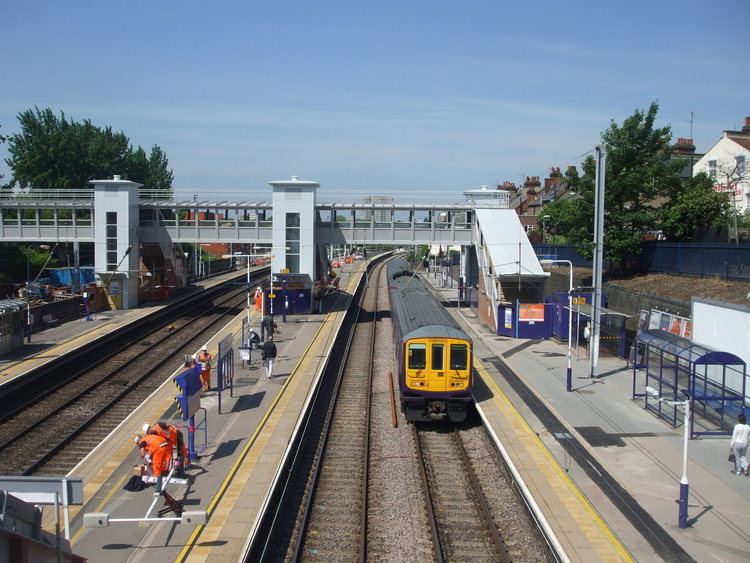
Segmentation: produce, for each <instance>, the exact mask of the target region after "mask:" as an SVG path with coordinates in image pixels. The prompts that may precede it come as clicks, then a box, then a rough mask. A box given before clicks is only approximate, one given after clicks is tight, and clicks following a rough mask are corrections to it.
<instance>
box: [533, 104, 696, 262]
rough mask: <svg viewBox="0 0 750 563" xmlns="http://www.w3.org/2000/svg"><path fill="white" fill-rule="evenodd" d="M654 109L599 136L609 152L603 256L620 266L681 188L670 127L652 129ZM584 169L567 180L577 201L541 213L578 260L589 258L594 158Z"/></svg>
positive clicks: (636, 251) (635, 251) (638, 247)
mask: <svg viewBox="0 0 750 563" xmlns="http://www.w3.org/2000/svg"><path fill="white" fill-rule="evenodd" d="M658 109H659V105H658V104H657V103H656V102H653V103H652V104H651V105H650V106H649V108H648V109H647V110H645V111H643V110H636V111H635V113H633V115H631V116H630V117H628V118H627V119H625V121H624V122H623V124H622V126H620V125H618V124H616V123H615V122H614V121H612V122H611V124H610V126H609V128H608V129H607V130H606V131H605V132H604V133H603V134H602V144H603V146H604V149H605V150H606V153H607V164H606V190H605V204H604V209H605V216H604V255H605V258H607V259H609V260H612V261H615V262H619V263H620V264H621V265H622V266H624V265H625V262H626V261H627V259H628V257H629V256H631V255H637V254H639V253H640V251H641V240H642V238H643V234H644V233H645V232H646V231H648V230H651V229H655V228H657V226H658V224H659V219H660V214H661V213H660V211H659V206H660V204H661V202H662V201H665V200H666V198H668V197H669V196H670V195H672V194H677V193H679V191H680V187H681V185H680V177H679V173H680V169H681V168H682V166H683V162H682V161H681V160H678V159H673V158H671V145H670V142H671V129H670V127H669V126H666V127H662V128H657V127H654V122H655V120H656V114H657V112H658ZM582 170H583V174H582V175H579V174H578V173H577V171H573V172H572V173H571V172H568V173H567V174H566V177H565V181H566V182H567V184H568V186H570V187H571V188H572V190H573V191H575V192H577V193H578V194H579V197H578V198H576V199H573V200H566V201H565V202H557V203H555V204H552V205H550V206H549V207H548V208H545V213H547V214H549V215H550V216H551V217H554V218H555V219H554V220H555V221H558V220H559V221H560V222H559V223H557V224H558V225H563V224H564V225H565V226H566V227H567V232H566V234H567V236H568V238H569V240H570V241H571V242H573V243H574V244H575V245H576V249H577V250H578V252H580V253H581V255H583V256H586V257H591V256H592V255H593V243H592V239H593V232H594V195H595V194H594V177H595V172H596V165H595V162H594V159H593V158H592V157H589V158H587V159H586V160H585V161H584V162H583V164H582ZM568 202H570V203H568ZM553 213H554V215H553Z"/></svg>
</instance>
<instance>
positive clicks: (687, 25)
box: [0, 0, 750, 201]
mask: <svg viewBox="0 0 750 563" xmlns="http://www.w3.org/2000/svg"><path fill="white" fill-rule="evenodd" d="M748 16H750V2H747V0H736V1H732V0H717V1H715V2H711V3H706V2H697V1H692V0H681V1H672V0H664V1H659V2H654V1H653V0H650V1H648V2H644V1H640V0H636V1H630V2H627V3H626V2H584V1H576V0H568V1H565V2H560V1H559V0H558V1H554V2H546V1H537V2H501V1H497V0H495V1H487V2H481V1H471V0H466V1H464V2H447V1H443V2H437V1H436V2H426V1H419V0H415V1H410V2H403V1H400V2H391V1H388V0H383V1H378V2H361V3H355V2H325V1H319V2H295V1H287V2H257V1H256V2H220V1H215V2H191V1H187V0H186V1H182V2H179V3H173V2H145V1H143V2H142V1H136V0H130V1H128V2H114V1H106V2H105V1H101V2H95V1H86V2H84V1H62V2H35V1H24V2H12V1H11V0H0V29H1V30H2V31H0V134H3V135H6V136H7V135H9V134H12V133H14V132H17V131H18V120H17V115H18V113H19V112H22V111H24V110H26V109H28V108H30V107H34V106H38V107H40V108H44V107H50V108H52V109H53V110H55V111H57V112H59V111H64V112H65V114H66V115H67V116H69V117H71V118H74V119H78V120H81V119H86V118H90V119H91V120H92V121H93V122H94V123H95V124H97V125H100V126H105V125H111V126H112V127H113V128H114V129H115V130H121V131H124V132H125V133H126V134H127V135H128V137H129V138H130V140H131V142H132V143H133V144H134V145H141V146H143V147H144V148H146V149H147V150H148V148H150V147H151V146H152V145H153V144H158V145H159V146H161V147H162V149H164V151H165V152H166V154H167V156H168V158H169V162H170V165H171V167H172V168H173V170H174V186H175V188H176V189H177V193H178V195H179V194H192V193H196V194H199V195H200V196H201V197H203V196H206V197H213V196H218V195H222V196H225V197H226V198H229V199H242V196H243V195H245V196H248V197H251V198H256V199H257V198H259V197H262V195H269V194H270V188H269V186H268V182H269V181H271V180H280V179H287V178H290V177H291V176H292V175H298V176H300V177H301V178H302V179H305V180H315V181H317V182H320V184H321V188H320V190H319V192H318V193H319V197H320V196H323V198H322V199H329V200H330V199H334V200H339V201H353V200H356V199H358V198H359V197H360V196H361V195H363V194H366V193H378V194H390V195H394V196H396V197H397V200H399V201H408V200H409V198H412V197H413V198H414V200H415V201H417V200H419V199H424V198H427V199H428V200H429V199H430V198H432V199H435V200H439V199H446V198H448V199H452V200H460V199H461V198H460V193H461V192H462V191H463V190H465V189H473V188H478V187H480V186H481V185H493V184H496V183H501V182H503V181H506V180H507V181H512V182H516V183H519V182H522V181H523V178H524V177H525V176H529V175H537V176H540V177H544V176H546V175H547V174H548V172H549V169H550V167H552V166H560V167H563V168H564V167H565V166H567V165H570V164H574V165H575V164H580V162H581V160H582V159H581V155H582V154H585V153H587V152H588V151H590V150H592V149H593V148H594V146H595V145H596V144H597V143H598V141H599V138H600V135H601V133H602V132H603V131H604V130H605V129H606V128H607V127H608V126H609V124H610V122H611V121H612V120H614V121H615V122H618V123H622V121H623V120H624V119H625V118H626V117H628V116H629V115H632V113H633V111H634V110H636V109H638V108H640V109H645V108H647V107H648V106H649V104H650V103H651V102H653V101H658V103H659V120H658V123H657V124H658V125H659V126H663V125H671V127H672V132H673V137H674V139H675V140H676V139H677V137H689V136H690V127H691V125H690V122H689V120H690V112H694V114H695V117H694V124H693V138H694V139H695V144H696V146H697V150H698V151H699V152H700V151H705V150H707V149H709V148H710V147H711V146H712V145H713V143H715V142H716V141H717V140H718V139H719V138H720V137H721V134H722V131H723V130H724V129H733V128H735V127H741V126H742V124H743V122H744V118H745V116H750V95H749V94H748V92H750V72H748V66H747V65H748V62H747V61H748V53H749V52H750V51H749V49H750V48H749V47H748V44H747V39H746V38H747V21H748ZM6 157H7V143H6V144H4V145H0V159H2V162H0V174H5V176H6V180H7V178H8V177H9V176H10V171H9V168H8V166H7V164H6V163H5V162H4V159H5V158H6ZM456 195H458V196H459V197H458V198H457V197H456ZM404 198H406V199H404Z"/></svg>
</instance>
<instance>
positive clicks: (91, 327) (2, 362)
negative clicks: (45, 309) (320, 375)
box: [0, 270, 246, 386]
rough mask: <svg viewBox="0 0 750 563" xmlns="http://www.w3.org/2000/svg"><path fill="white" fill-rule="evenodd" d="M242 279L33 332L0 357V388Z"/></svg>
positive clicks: (238, 275) (205, 283)
mask: <svg viewBox="0 0 750 563" xmlns="http://www.w3.org/2000/svg"><path fill="white" fill-rule="evenodd" d="M245 276H246V272H245V271H244V270H241V271H233V272H228V273H225V274H220V275H217V276H214V277H211V278H208V279H203V280H199V281H197V282H195V283H194V284H192V285H190V286H189V287H187V288H185V289H183V290H181V291H180V292H178V293H177V294H175V295H172V296H171V297H169V298H168V299H164V300H163V301H155V302H149V303H144V304H143V305H139V306H138V307H136V308H135V309H128V310H117V311H103V312H101V313H98V314H96V315H95V316H94V320H92V321H85V320H82V319H80V320H79V319H76V320H72V321H69V322H65V323H61V324H58V325H56V326H54V327H50V328H47V329H44V330H40V331H38V332H35V333H34V334H33V335H32V337H31V343H30V344H24V346H22V347H21V348H18V349H17V350H14V351H13V352H12V353H10V354H5V355H3V356H0V386H2V385H4V384H7V383H9V382H10V381H12V380H14V379H16V378H17V377H20V376H23V375H24V374H27V373H29V372H30V371H33V370H35V369H37V368H39V367H42V366H43V365H45V364H47V363H49V362H52V361H54V360H56V359H57V358H60V357H62V356H64V355H65V354H68V353H69V352H71V351H73V350H76V349H77V348H79V347H80V346H81V345H82V344H87V343H89V342H91V341H92V340H96V339H97V338H100V337H103V336H105V335H107V334H109V333H110V332H112V331H114V330H117V329H119V328H121V327H124V326H126V325H128V324H130V323H133V322H135V321H137V320H139V319H142V318H144V317H147V316H149V315H153V314H154V313H157V312H158V311H161V310H163V309H164V308H165V307H169V306H170V305H171V304H173V303H175V302H176V301H179V300H181V299H183V298H185V297H186V296H188V295H192V294H195V293H197V292H200V291H204V290H207V289H211V288H213V287H216V286H217V285H221V284H222V283H225V282H227V281H232V280H243V279H244V278H245Z"/></svg>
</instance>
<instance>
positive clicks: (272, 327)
mask: <svg viewBox="0 0 750 563" xmlns="http://www.w3.org/2000/svg"><path fill="white" fill-rule="evenodd" d="M263 331H264V332H265V337H266V339H269V338H271V339H273V336H274V335H275V334H276V333H277V332H278V331H279V326H278V325H277V324H276V323H275V322H274V320H273V317H272V316H271V315H269V314H267V315H265V316H264V317H263Z"/></svg>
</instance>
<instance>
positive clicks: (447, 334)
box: [402, 325, 471, 341]
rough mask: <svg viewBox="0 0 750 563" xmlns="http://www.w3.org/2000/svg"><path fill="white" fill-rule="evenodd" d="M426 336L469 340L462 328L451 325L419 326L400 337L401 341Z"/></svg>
mask: <svg viewBox="0 0 750 563" xmlns="http://www.w3.org/2000/svg"><path fill="white" fill-rule="evenodd" d="M428 336H429V337H443V338H458V339H462V340H471V339H470V338H469V337H468V335H467V334H466V333H465V332H464V331H463V330H460V329H457V328H453V327H452V326H445V325H429V326H422V327H419V328H417V329H414V330H412V331H411V332H408V333H406V334H404V336H403V337H402V341H406V340H411V339H412V338H424V337H428Z"/></svg>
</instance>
